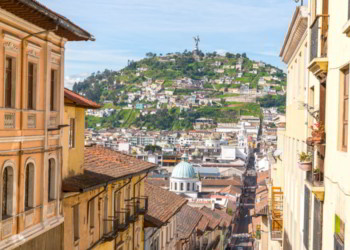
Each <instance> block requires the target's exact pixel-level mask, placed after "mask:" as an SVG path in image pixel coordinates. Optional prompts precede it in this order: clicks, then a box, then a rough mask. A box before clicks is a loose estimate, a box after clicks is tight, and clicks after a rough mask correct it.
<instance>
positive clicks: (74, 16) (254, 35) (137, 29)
mask: <svg viewBox="0 0 350 250" xmlns="http://www.w3.org/2000/svg"><path fill="white" fill-rule="evenodd" d="M40 2H42V3H43V4H45V5H46V6H48V7H49V8H51V9H53V10H54V11H56V12H58V13H60V14H62V15H64V16H65V17H67V18H69V19H70V20H72V21H73V22H75V23H76V24H78V25H79V26H81V27H82V28H84V29H86V30H87V31H89V32H90V33H92V34H93V35H94V36H95V37H96V41H95V42H70V43H68V44H67V46H66V62H65V67H66V68H65V74H66V85H67V86H68V87H69V85H71V84H72V83H73V82H74V81H75V80H79V79H82V78H83V77H85V76H87V75H89V74H90V73H92V72H96V71H98V70H100V71H101V70H104V69H105V68H108V69H114V70H117V69H121V68H123V67H124V66H125V65H126V63H127V61H128V59H129V60H138V59H141V58H143V57H144V55H145V54H146V53H147V52H149V51H151V52H155V53H158V54H159V53H163V54H166V53H168V52H177V51H180V52H182V51H184V50H185V49H187V50H192V49H193V39H192V37H193V36H195V35H199V36H200V38H201V42H200V44H199V47H200V49H201V50H202V51H204V52H208V51H214V50H216V51H219V52H225V51H229V52H232V53H243V52H246V53H247V55H248V56H249V57H250V58H253V59H256V60H263V61H265V62H268V63H271V64H273V65H276V66H279V67H282V68H283V67H284V65H283V64H282V63H281V61H280V58H279V57H278V55H279V50H280V47H281V45H282V42H283V39H284V35H285V33H286V31H287V28H288V24H289V22H290V20H291V17H292V14H293V12H294V9H295V6H296V5H297V4H296V3H295V2H294V1H293V0H41V1H40Z"/></svg>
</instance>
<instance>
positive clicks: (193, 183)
mask: <svg viewBox="0 0 350 250" xmlns="http://www.w3.org/2000/svg"><path fill="white" fill-rule="evenodd" d="M192 190H193V191H195V189H194V183H192Z"/></svg>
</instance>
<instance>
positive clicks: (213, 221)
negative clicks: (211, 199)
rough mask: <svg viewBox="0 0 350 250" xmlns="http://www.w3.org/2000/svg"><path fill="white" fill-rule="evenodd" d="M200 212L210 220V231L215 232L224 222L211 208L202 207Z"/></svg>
mask: <svg viewBox="0 0 350 250" xmlns="http://www.w3.org/2000/svg"><path fill="white" fill-rule="evenodd" d="M200 212H201V213H202V214H203V215H204V216H206V217H207V218H208V219H209V225H208V227H209V228H210V230H214V229H215V228H216V227H218V226H219V225H220V222H221V220H222V218H221V216H220V215H219V214H217V213H215V212H214V211H213V210H211V209H210V208H207V207H202V208H201V209H200Z"/></svg>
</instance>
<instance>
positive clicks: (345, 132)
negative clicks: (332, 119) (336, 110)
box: [343, 124, 348, 147]
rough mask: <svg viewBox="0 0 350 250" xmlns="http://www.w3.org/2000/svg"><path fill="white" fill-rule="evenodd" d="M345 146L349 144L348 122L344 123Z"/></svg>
mask: <svg viewBox="0 0 350 250" xmlns="http://www.w3.org/2000/svg"><path fill="white" fill-rule="evenodd" d="M343 135H344V136H343V146H344V147H347V146H348V124H344V127H343Z"/></svg>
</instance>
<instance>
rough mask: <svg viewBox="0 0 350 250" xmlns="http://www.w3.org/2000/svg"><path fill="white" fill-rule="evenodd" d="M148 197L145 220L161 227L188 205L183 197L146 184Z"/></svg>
mask: <svg viewBox="0 0 350 250" xmlns="http://www.w3.org/2000/svg"><path fill="white" fill-rule="evenodd" d="M145 194H146V195H147V196H148V211H147V213H146V215H145V220H146V221H149V222H151V223H153V224H155V225H156V226H161V225H163V224H164V223H166V222H167V221H168V220H169V219H170V218H171V217H173V216H174V215H175V214H176V213H177V212H179V210H180V209H181V208H182V206H184V205H185V204H186V203H187V200H186V199H184V198H182V197H181V196H179V195H177V194H175V193H173V192H170V191H167V190H164V189H162V188H160V187H157V186H154V185H151V184H148V183H147V182H146V183H145Z"/></svg>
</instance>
